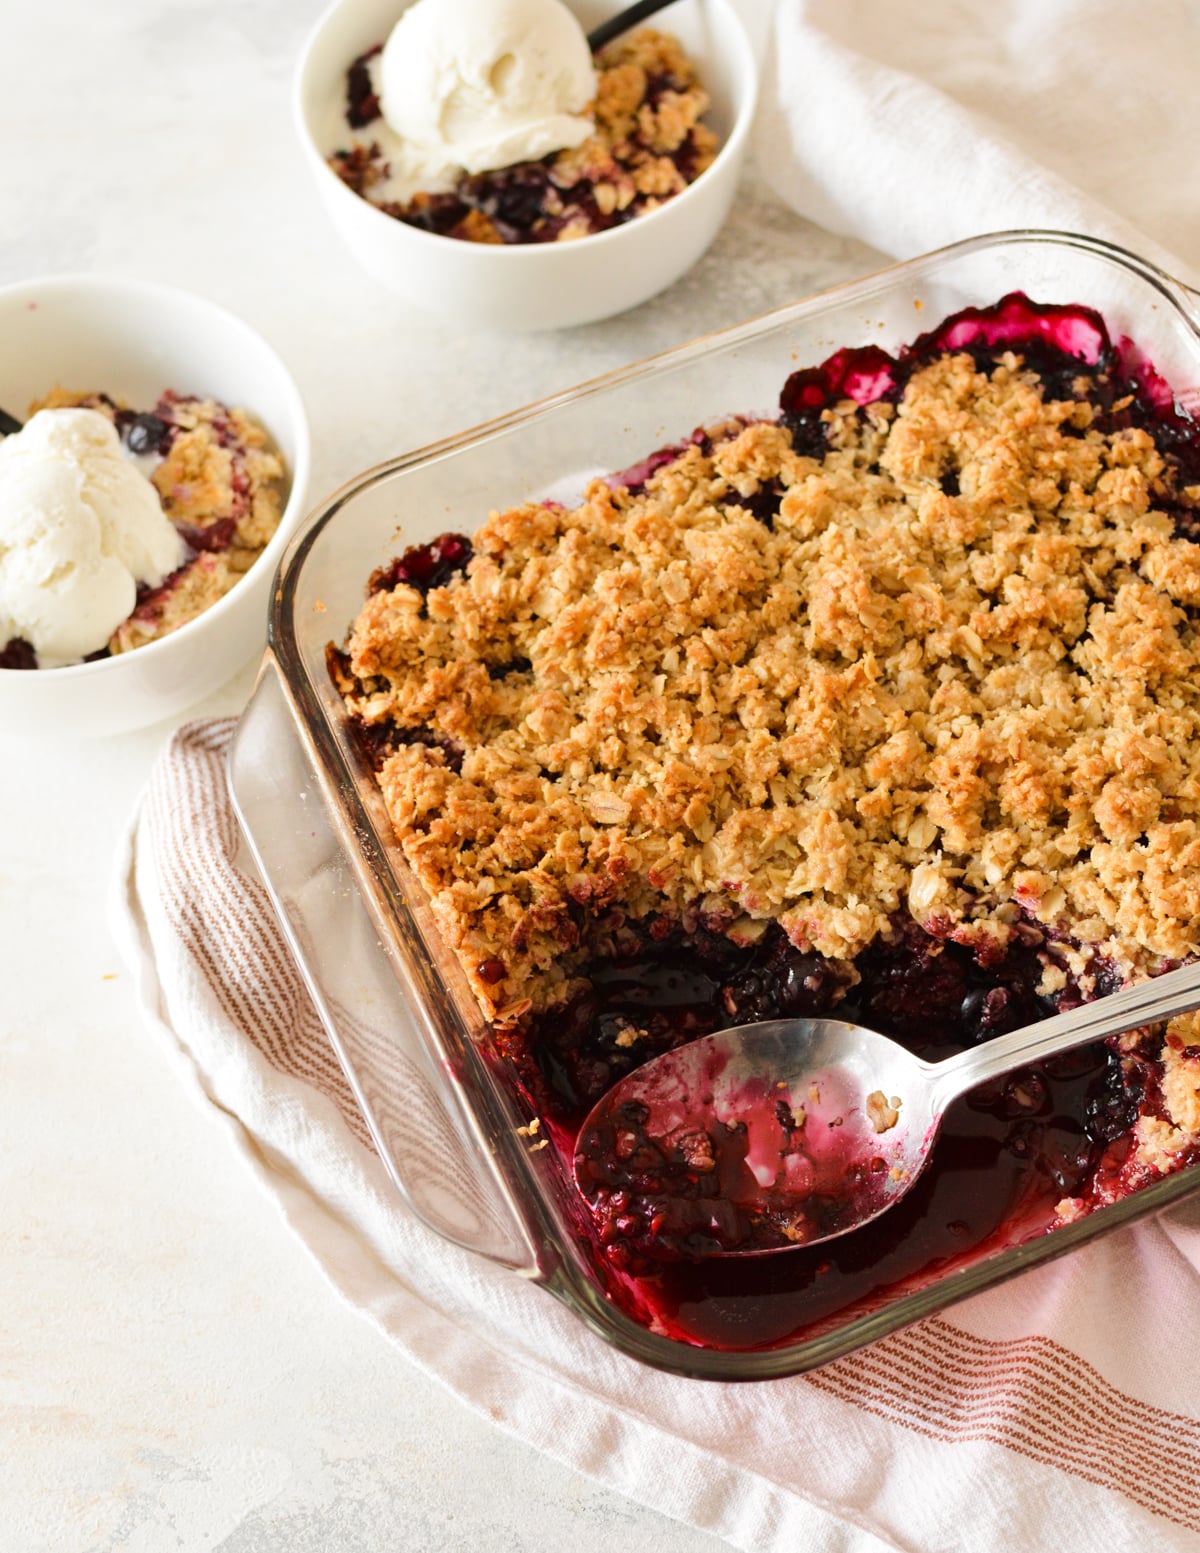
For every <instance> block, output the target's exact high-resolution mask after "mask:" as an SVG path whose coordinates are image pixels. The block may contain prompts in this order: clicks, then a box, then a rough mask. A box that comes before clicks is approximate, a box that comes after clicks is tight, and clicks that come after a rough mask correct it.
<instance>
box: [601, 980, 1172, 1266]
mask: <svg viewBox="0 0 1200 1553" xmlns="http://www.w3.org/2000/svg"><path fill="white" fill-rule="evenodd" d="M1197 1007H1200V964H1193V965H1187V966H1184V967H1183V968H1182V969H1180V970H1174V971H1168V972H1167V973H1166V974H1165V975H1162V976H1156V977H1154V978H1153V979H1152V980H1150V981H1145V982H1139V983H1138V984H1137V985H1136V986H1132V987H1126V988H1124V989H1123V990H1122V991H1120V992H1114V993H1112V994H1111V995H1110V996H1108V997H1105V998H1100V999H1097V1000H1096V1001H1095V1002H1093V1003H1086V1004H1084V1005H1083V1006H1082V1007H1080V1008H1076V1009H1072V1010H1071V1011H1070V1012H1069V1013H1066V1014H1056V1015H1054V1016H1053V1017H1052V1018H1050V1019H1044V1020H1041V1021H1039V1023H1037V1024H1034V1025H1026V1026H1024V1027H1023V1028H1022V1029H1020V1030H1013V1031H1012V1032H1011V1033H1010V1034H1008V1035H1000V1036H996V1037H994V1038H993V1039H992V1040H990V1041H987V1042H985V1043H984V1044H983V1045H982V1046H975V1047H971V1048H970V1049H969V1050H967V1051H964V1052H960V1053H959V1055H958V1056H956V1057H950V1058H948V1059H947V1060H946V1061H944V1062H923V1061H922V1060H921V1059H920V1058H919V1057H914V1056H913V1055H912V1053H911V1052H908V1051H906V1050H905V1049H904V1047H903V1046H900V1045H898V1044H897V1043H896V1042H895V1041H892V1040H889V1039H888V1038H887V1037H886V1036H883V1035H879V1034H878V1033H877V1032H876V1031H874V1030H868V1029H866V1028H865V1027H864V1026H862V1025H855V1024H847V1023H844V1022H843V1021H841V1020H838V1019H775V1020H769V1021H767V1022H765V1023H763V1024H754V1025H739V1026H736V1027H735V1028H733V1029H730V1030H720V1031H718V1032H717V1033H716V1034H715V1035H708V1036H703V1037H701V1038H700V1039H699V1040H696V1041H692V1042H690V1043H689V1044H688V1045H686V1046H681V1047H679V1048H677V1049H676V1050H674V1051H670V1052H665V1053H664V1054H663V1055H662V1056H660V1057H657V1058H655V1059H654V1060H653V1061H650V1062H647V1063H646V1064H645V1065H644V1066H643V1067H640V1068H637V1069H636V1070H635V1071H634V1072H633V1073H631V1074H629V1075H628V1076H627V1077H626V1078H624V1079H622V1080H621V1082H620V1083H619V1084H617V1085H615V1086H614V1087H613V1088H612V1089H611V1090H610V1091H609V1092H608V1094H606V1095H605V1096H604V1098H603V1099H602V1100H601V1101H600V1102H599V1104H597V1105H596V1106H594V1107H593V1109H592V1110H591V1112H590V1113H589V1114H588V1117H587V1120H586V1121H585V1122H584V1124H583V1126H582V1128H581V1129H580V1132H579V1141H578V1144H577V1146H576V1149H577V1152H576V1155H575V1180H576V1184H577V1185H578V1187H579V1189H580V1191H581V1192H582V1193H583V1195H584V1197H585V1198H586V1199H587V1200H588V1201H589V1203H593V1204H595V1203H596V1201H597V1196H598V1194H599V1196H600V1198H601V1200H603V1198H604V1195H605V1191H606V1189H607V1190H608V1191H609V1192H611V1191H612V1190H614V1189H615V1190H619V1189H620V1188H621V1186H622V1185H623V1184H624V1183H626V1182H628V1181H629V1180H631V1179H632V1180H633V1181H634V1182H635V1185H634V1187H633V1189H632V1190H633V1194H634V1195H636V1194H637V1193H639V1192H641V1193H642V1194H643V1201H648V1200H651V1199H653V1200H654V1201H656V1202H658V1203H659V1204H663V1203H664V1201H665V1207H664V1208H663V1209H662V1211H663V1213H664V1222H665V1223H666V1224H667V1226H668V1227H667V1231H666V1233H667V1234H668V1235H669V1236H672V1237H673V1238H674V1241H675V1246H676V1249H678V1250H680V1251H681V1252H682V1253H683V1254H686V1255H695V1254H699V1255H726V1256H727V1255H740V1256H750V1255H763V1254H764V1253H766V1252H773V1251H780V1250H790V1249H792V1248H793V1246H795V1245H801V1244H802V1245H813V1244H815V1243H816V1242H818V1241H822V1240H830V1239H832V1238H833V1237H834V1236H836V1235H845V1234H847V1233H848V1232H849V1231H850V1230H853V1229H857V1228H859V1227H860V1226H861V1225H863V1224H867V1223H869V1222H870V1220H872V1219H874V1218H877V1217H878V1216H879V1214H881V1213H884V1212H885V1211H886V1210H887V1209H888V1208H890V1207H892V1206H893V1204H894V1203H897V1202H899V1200H900V1199H901V1198H902V1197H903V1196H904V1195H905V1193H906V1192H907V1191H909V1189H910V1188H911V1187H912V1185H913V1183H914V1182H915V1181H916V1179H917V1177H918V1176H919V1175H920V1173H921V1171H922V1170H923V1169H924V1167H925V1164H926V1163H927V1161H928V1159H929V1157H930V1154H931V1153H932V1152H933V1145H934V1140H935V1139H936V1137H937V1133H938V1129H939V1127H940V1126H941V1122H942V1118H943V1116H944V1115H945V1113H946V1109H947V1107H948V1106H949V1105H950V1103H951V1101H953V1100H956V1099H958V1097H959V1096H960V1095H963V1094H965V1093H966V1092H967V1091H968V1090H970V1089H974V1088H975V1087H976V1085H978V1084H982V1083H983V1082H984V1081H985V1080H987V1079H992V1078H998V1077H1000V1076H1001V1075H1003V1074H1007V1073H1010V1072H1012V1070H1013V1069H1015V1068H1021V1067H1024V1066H1025V1065H1026V1064H1028V1063H1031V1062H1036V1061H1037V1060H1038V1059H1040V1058H1043V1057H1050V1056H1053V1055H1055V1054H1056V1053H1058V1052H1065V1051H1069V1050H1071V1048H1072V1047H1075V1046H1082V1045H1084V1044H1086V1043H1087V1042H1089V1041H1098V1040H1102V1039H1103V1038H1104V1037H1106V1036H1111V1035H1120V1034H1123V1033H1124V1032H1125V1031H1127V1030H1133V1029H1136V1028H1137V1027H1138V1026H1140V1025H1148V1024H1155V1023H1158V1022H1159V1021H1162V1020H1165V1019H1170V1018H1172V1017H1173V1016H1174V1015H1176V1014H1182V1013H1186V1012H1187V1011H1189V1010H1191V1009H1194V1008H1197ZM647 1144H649V1147H647ZM656 1150H657V1152H656ZM639 1151H641V1152H639ZM659 1159H662V1160H665V1161H667V1164H666V1170H665V1173H664V1172H662V1171H660V1170H659V1168H658V1164H657V1161H658V1160H659ZM639 1172H640V1175H639ZM699 1177H704V1178H705V1179H704V1182H703V1185H704V1188H705V1190H704V1191H703V1193H702V1194H701V1196H700V1198H699V1201H697V1198H696V1192H695V1184H696V1181H697V1179H698V1178H699ZM689 1178H690V1179H689ZM639 1180H641V1181H642V1182H643V1183H644V1182H647V1181H648V1182H650V1183H651V1184H650V1185H649V1186H646V1185H642V1186H638V1185H637V1184H636V1183H637V1181H639ZM656 1187H657V1195H656ZM620 1208H621V1205H620V1203H619V1202H618V1204H617V1209H616V1211H614V1210H611V1209H610V1210H609V1211H610V1216H611V1217H613V1218H614V1220H615V1218H616V1216H617V1214H618V1213H619V1211H620ZM764 1226H765V1234H764V1233H763V1230H764ZM646 1227H647V1226H644V1225H643V1228H646ZM648 1228H649V1232H650V1233H651V1235H653V1234H654V1233H656V1231H655V1230H654V1227H653V1225H651V1226H649V1227H648ZM746 1241H749V1242H750V1243H749V1244H746V1243H745V1242H746ZM764 1241H766V1242H767V1243H764Z"/></svg>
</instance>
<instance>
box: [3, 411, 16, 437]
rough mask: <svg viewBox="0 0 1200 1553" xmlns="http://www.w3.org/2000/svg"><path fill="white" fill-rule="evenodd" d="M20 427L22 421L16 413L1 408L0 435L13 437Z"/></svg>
mask: <svg viewBox="0 0 1200 1553" xmlns="http://www.w3.org/2000/svg"><path fill="white" fill-rule="evenodd" d="M20 429H21V423H20V421H19V420H18V419H17V418H16V416H15V415H10V414H9V413H8V411H7V410H0V437H11V436H12V435H13V433H14V432H17V431H20Z"/></svg>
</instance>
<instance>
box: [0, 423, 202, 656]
mask: <svg viewBox="0 0 1200 1553" xmlns="http://www.w3.org/2000/svg"><path fill="white" fill-rule="evenodd" d="M186 554H187V547H186V545H185V544H184V542H183V540H182V539H181V537H180V536H179V534H178V533H177V532H176V530H175V528H174V527H173V526H172V524H171V521H170V519H169V518H167V516H166V515H165V513H164V512H163V510H162V504H161V503H160V501H159V498H158V492H157V491H156V490H155V489H154V486H153V485H151V483H150V481H149V480H147V479H146V477H145V475H143V474H142V473H141V471H140V470H138V469H137V467H136V466H135V465H134V464H133V463H132V462H131V461H130V460H129V459H128V458H127V457H126V456H125V454H124V453H123V452H122V450H121V443H120V439H119V438H118V436H117V432H116V428H115V427H114V426H113V424H112V422H111V421H110V420H109V419H108V417H107V416H105V415H101V414H100V413H99V411H97V410H80V409H61V410H40V411H39V412H38V413H37V414H36V415H35V416H33V417H32V419H31V420H29V421H28V422H27V424H26V425H25V427H24V428H23V429H22V430H21V431H20V432H18V433H16V434H14V435H12V436H8V437H5V438H4V439H3V441H0V645H2V644H3V643H4V642H7V641H9V640H11V639H12V638H14V637H18V638H21V639H22V640H24V641H26V642H29V643H30V644H31V645H32V647H33V649H34V651H35V652H36V653H37V659H38V664H39V667H41V668H56V667H59V666H61V665H63V664H67V663H77V662H79V661H80V660H81V659H82V658H86V657H87V656H88V654H89V653H93V652H96V651H98V650H99V649H100V648H102V647H103V646H104V645H105V643H106V642H107V641H108V639H109V637H110V636H111V635H112V633H113V632H114V631H115V630H116V628H117V626H118V625H120V623H121V621H122V620H124V619H125V618H126V617H127V616H128V615H129V614H130V612H131V611H132V609H133V607H134V604H135V602H136V599H137V587H138V584H139V583H147V584H150V585H151V586H154V585H156V584H158V583H160V582H161V581H162V580H163V578H164V577H165V576H167V574H168V573H170V572H172V571H174V570H175V568H176V567H178V566H179V565H180V564H181V563H182V561H183V559H184V557H185V555H186Z"/></svg>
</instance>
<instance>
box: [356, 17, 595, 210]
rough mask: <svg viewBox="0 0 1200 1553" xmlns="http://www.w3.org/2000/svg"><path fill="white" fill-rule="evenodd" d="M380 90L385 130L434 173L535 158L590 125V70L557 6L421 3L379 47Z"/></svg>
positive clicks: (577, 31)
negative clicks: (389, 130) (386, 126)
mask: <svg viewBox="0 0 1200 1553" xmlns="http://www.w3.org/2000/svg"><path fill="white" fill-rule="evenodd" d="M379 87H380V92H379V95H380V107H381V110H382V112H383V117H384V119H385V120H386V122H387V124H388V126H389V128H391V129H392V130H394V131H395V133H396V134H397V135H399V136H400V138H401V140H402V141H403V142H404V145H405V147H406V149H407V151H408V152H409V154H410V155H411V156H412V157H413V158H415V159H417V160H419V161H420V162H422V163H423V164H424V165H425V167H426V168H428V169H430V170H432V169H435V168H441V169H454V170H456V171H466V172H468V173H478V172H489V171H492V170H493V169H495V168H499V167H508V166H510V165H511V164H512V163H514V162H524V161H535V160H537V159H538V158H539V157H543V156H548V155H549V154H550V153H551V152H553V151H560V150H562V149H564V148H565V147H568V146H577V145H579V144H580V143H581V142H582V141H584V140H585V139H586V138H587V137H588V135H590V134H591V133H592V129H593V120H592V119H591V118H590V117H589V115H588V112H587V110H588V108H589V107H590V105H591V103H592V100H593V98H594V97H595V95H596V71H595V68H594V66H593V64H592V56H591V51H590V49H589V48H588V43H587V39H586V37H585V36H584V33H583V29H582V28H581V27H580V25H579V23H578V22H577V21H576V20H575V18H574V17H573V16H572V15H571V13H570V11H568V10H567V8H566V7H565V6H564V5H563V4H561V0H417V3H416V4H415V5H413V6H410V7H409V9H408V10H406V11H405V12H404V14H403V15H402V16H401V18H400V20H399V21H398V22H397V23H396V26H395V27H394V29H393V30H392V33H391V35H390V36H389V38H388V40H387V42H386V43H385V44H384V48H383V55H382V58H381V60H380V64H379ZM427 187H432V186H431V185H427Z"/></svg>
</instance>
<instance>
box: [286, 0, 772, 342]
mask: <svg viewBox="0 0 1200 1553" xmlns="http://www.w3.org/2000/svg"><path fill="white" fill-rule="evenodd" d="M408 3H411V0H336V3H335V4H334V5H333V6H331V7H330V9H329V10H328V11H327V12H326V13H325V15H324V16H323V17H322V18H321V20H320V21H319V22H318V23H317V25H316V27H315V29H314V30H313V32H312V34H311V36H310V37H309V39H308V42H307V43H306V44H305V46H304V50H303V53H302V55H301V58H300V65H299V69H298V71H297V75H296V85H295V97H294V107H295V116H296V127H297V131H298V133H299V136H300V142H301V145H302V146H303V148H304V154H305V156H306V158H307V160H308V162H309V165H310V166H311V168H312V171H313V176H314V177H315V178H316V180H317V186H318V188H319V189H320V192H321V198H322V199H323V200H324V201H325V206H326V208H327V210H328V211H329V214H330V216H331V218H332V220H333V223H334V225H335V226H336V227H337V229H338V231H339V232H340V233H341V235H342V238H343V240H344V241H345V242H346V244H347V246H348V247H349V248H350V250H351V252H352V253H353V254H354V256H355V257H356V258H357V259H359V260H360V261H361V262H362V264H363V265H364V266H365V267H366V268H367V269H368V270H369V271H370V272H371V274H372V275H374V276H375V277H376V279H377V280H380V281H382V282H383V283H384V284H385V285H387V286H389V287H391V288H392V289H393V290H395V291H397V292H399V293H400V294H401V295H402V296H403V297H405V298H406V300H408V301H410V302H412V303H415V304H416V305H417V306H419V307H422V308H424V309H426V310H427V311H430V312H434V313H438V314H440V315H442V316H443V317H445V318H448V319H450V320H452V321H453V322H455V323H457V324H459V325H461V326H463V327H465V328H484V329H505V330H526V329H561V328H568V327H570V326H572V325H575V324H583V323H591V322H594V321H595V320H596V319H598V318H607V317H610V316H611V315H612V314H613V313H620V312H623V311H624V310H625V309H626V308H629V307H635V306H637V304H638V303H639V302H644V301H646V299H647V298H648V297H652V296H653V295H654V294H655V293H656V292H658V291H662V290H663V289H664V288H665V287H667V286H669V285H670V284H671V283H672V281H675V280H677V279H678V278H679V276H680V275H682V274H683V272H684V271H685V270H686V269H688V268H689V267H690V266H691V265H692V264H694V263H695V262H696V260H697V259H698V258H699V257H700V255H701V254H702V253H703V252H704V250H705V249H706V248H707V247H708V245H709V243H711V242H712V240H713V238H714V237H715V236H716V233H717V230H718V228H719V227H720V225H721V223H722V222H723V221H724V219H725V216H726V214H727V213H728V210H729V206H730V203H731V202H732V200H733V196H734V192H735V190H736V187H737V181H738V176H739V173H740V171H741V166H742V160H743V157H744V154H745V150H746V142H747V137H748V135H749V131H750V122H751V119H752V118H753V116H754V104H755V98H756V96H757V71H756V68H755V62H754V53H753V50H752V48H751V46H750V40H749V38H748V37H747V36H746V31H745V28H744V27H743V26H742V23H741V20H740V18H739V17H738V15H737V13H736V12H735V11H734V9H733V8H732V6H731V5H730V4H729V0H678V3H677V4H675V5H672V6H670V7H669V8H668V9H667V10H666V11H664V12H663V13H662V15H661V16H658V17H655V18H654V19H653V22H652V23H651V25H656V26H661V27H662V29H663V31H665V32H671V33H674V34H675V36H676V37H678V38H679V39H680V41H681V42H682V43H683V45H684V47H685V48H686V49H687V51H688V53H689V54H690V55H691V57H692V59H693V61H694V62H695V64H696V68H697V71H698V73H699V76H700V79H701V81H702V82H703V84H704V86H705V87H706V88H707V90H708V92H709V95H710V96H711V98H712V109H711V111H710V113H709V116H708V120H707V122H708V123H709V124H710V125H711V126H712V128H713V129H714V130H715V131H716V133H717V134H718V135H719V136H720V138H721V149H720V151H719V153H718V155H717V158H716V160H715V161H714V162H713V164H712V166H711V167H709V168H708V169H707V171H705V172H704V173H703V174H702V175H701V176H700V177H699V178H698V179H697V180H696V181H695V183H693V184H690V185H689V186H688V188H687V189H685V190H684V191H683V192H682V193H681V194H677V195H675V197H674V198H673V199H670V200H668V201H667V202H666V203H665V204H663V205H661V206H660V207H659V208H658V209H657V210H654V211H650V212H649V213H648V214H646V215H644V216H638V217H636V218H635V219H633V220H632V221H629V222H627V223H626V224H625V225H623V226H619V227H613V228H611V229H610V230H609V231H607V232H598V233H596V234H595V235H594V236H592V237H582V238H578V239H576V240H574V241H571V242H564V243H535V244H522V245H518V244H514V245H511V246H501V245H499V244H487V243H469V242H463V241H461V240H459V239H457V238H450V237H441V236H438V235H436V234H434V233H431V232H423V231H421V230H420V229H419V228H417V227H411V226H407V225H405V223H404V222H402V221H396V220H395V219H394V218H393V217H391V216H386V215H384V214H383V212H382V211H380V210H377V209H375V207H374V206H373V205H371V204H369V203H368V202H367V201H366V200H364V199H362V198H361V197H360V196H359V195H357V194H354V193H353V192H352V191H351V190H350V189H349V188H347V187H346V185H345V184H344V183H343V182H342V181H341V179H340V178H339V177H338V176H337V174H336V173H334V172H333V170H332V169H331V168H330V167H329V165H328V163H327V162H326V157H327V156H329V155H330V154H331V153H332V152H333V151H336V150H338V149H339V148H340V147H342V146H344V145H345V144H346V139H347V131H346V125H345V119H344V108H345V78H346V69H347V67H348V66H349V65H350V63H351V62H352V61H353V60H354V59H355V58H357V57H358V55H360V54H362V53H363V52H364V51H365V50H366V49H368V48H370V47H371V46H372V45H373V44H375V43H379V42H381V41H382V40H383V39H384V38H386V37H387V35H388V33H389V32H390V31H391V29H392V27H393V26H394V24H395V22H396V20H397V18H398V17H399V16H400V14H401V13H402V12H403V11H404V10H405V9H406V6H407V4H408ZM567 3H568V4H569V6H570V9H571V10H572V11H574V12H575V14H576V15H577V16H578V17H579V20H580V21H581V23H582V24H583V26H584V27H585V28H588V27H591V26H594V25H595V24H596V23H597V22H599V21H602V20H603V19H604V18H605V17H606V16H611V15H612V14H614V12H615V11H616V10H617V9H618V4H617V0H567Z"/></svg>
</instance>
